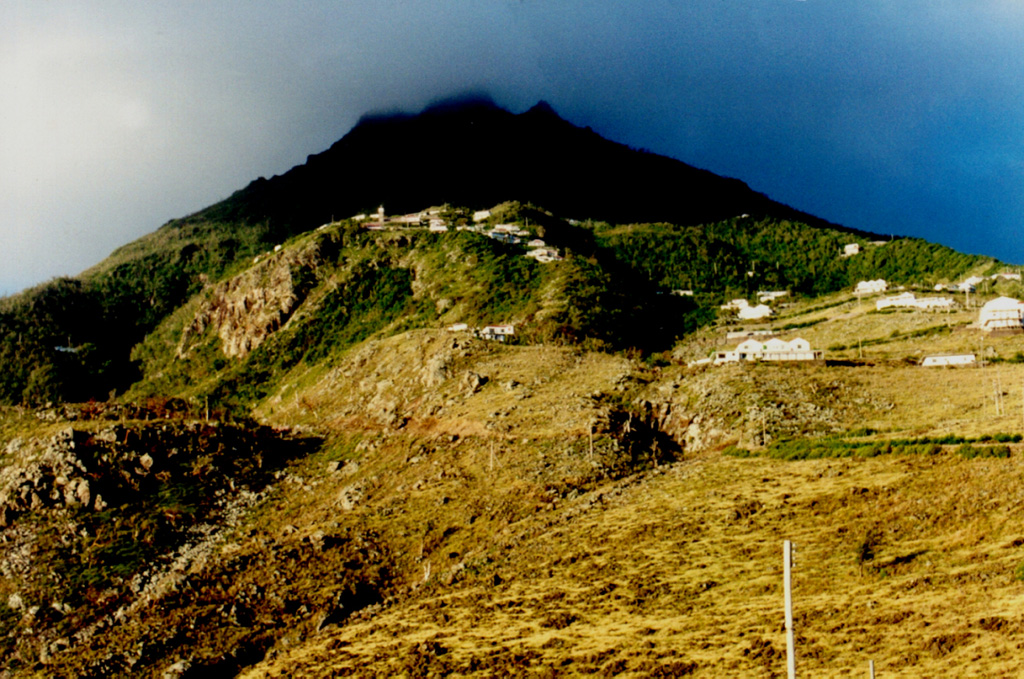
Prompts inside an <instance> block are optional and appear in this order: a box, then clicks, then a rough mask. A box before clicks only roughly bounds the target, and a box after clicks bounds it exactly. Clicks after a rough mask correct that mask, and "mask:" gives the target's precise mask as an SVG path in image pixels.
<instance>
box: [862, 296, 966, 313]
mask: <svg viewBox="0 0 1024 679" xmlns="http://www.w3.org/2000/svg"><path fill="white" fill-rule="evenodd" d="M890 308H896V309H925V310H933V309H952V308H953V300H952V298H950V297H915V296H914V293H912V292H904V293H901V294H899V295H896V296H895V297H883V298H882V299H880V300H877V301H875V309H878V310H879V311H881V310H882V309H890Z"/></svg>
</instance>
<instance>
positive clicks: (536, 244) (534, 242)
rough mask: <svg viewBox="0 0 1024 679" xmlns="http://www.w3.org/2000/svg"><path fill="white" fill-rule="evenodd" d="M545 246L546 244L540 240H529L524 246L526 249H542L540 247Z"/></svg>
mask: <svg viewBox="0 0 1024 679" xmlns="http://www.w3.org/2000/svg"><path fill="white" fill-rule="evenodd" d="M546 245H547V243H545V242H544V241H542V240H541V239H540V238H534V239H533V240H531V241H530V242H529V243H527V244H526V247H528V248H542V247H544V246H546Z"/></svg>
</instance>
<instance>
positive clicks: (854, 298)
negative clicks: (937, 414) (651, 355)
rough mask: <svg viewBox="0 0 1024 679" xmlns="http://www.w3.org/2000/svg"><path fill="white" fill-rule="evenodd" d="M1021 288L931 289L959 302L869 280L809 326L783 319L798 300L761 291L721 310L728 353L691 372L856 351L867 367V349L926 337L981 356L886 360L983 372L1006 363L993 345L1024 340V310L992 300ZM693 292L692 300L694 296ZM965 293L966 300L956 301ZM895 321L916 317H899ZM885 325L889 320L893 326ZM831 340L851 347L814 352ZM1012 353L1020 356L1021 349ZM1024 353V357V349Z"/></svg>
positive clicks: (1004, 277) (796, 318)
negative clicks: (1000, 291)
mask: <svg viewBox="0 0 1024 679" xmlns="http://www.w3.org/2000/svg"><path fill="white" fill-rule="evenodd" d="M858 252H859V249H856V248H850V247H848V248H847V249H846V251H845V252H844V253H842V254H841V256H844V257H851V256H855V255H856V254H858ZM1020 280H1021V274H1020V273H1018V272H1009V271H1003V272H998V273H995V274H991V275H989V276H985V277H982V276H971V277H968V278H966V279H964V280H963V281H960V282H956V283H949V284H938V285H934V286H932V287H931V288H928V290H929V291H931V292H936V293H937V292H945V293H952V295H950V294H946V295H934V294H920V292H921V291H920V290H918V291H916V292H915V291H912V290H907V289H905V288H904V287H903V286H898V287H896V288H892V287H891V286H890V285H889V283H888V282H886V281H885V280H882V279H877V280H865V281H860V282H858V283H857V284H856V285H855V286H854V287H853V289H852V291H850V292H847V293H839V294H837V295H835V296H834V297H836V298H837V299H838V300H840V301H838V302H837V303H833V304H832V307H831V309H830V312H831V313H830V312H823V313H817V314H812V315H811V317H810V318H808V314H807V313H806V312H805V311H801V310H799V309H797V310H794V311H792V312H791V313H789V315H788V316H786V317H784V318H780V313H786V311H785V310H786V309H790V308H791V307H793V304H792V303H791V301H785V302H783V301H784V300H792V297H791V295H790V293H789V291H786V290H761V291H758V292H757V293H756V295H755V297H756V299H757V302H758V304H756V305H755V304H752V303H751V302H750V301H749V300H748V299H746V298H736V299H731V300H729V301H728V302H726V303H725V304H722V305H721V306H720V308H719V314H720V315H719V327H718V339H717V340H716V343H717V344H720V345H724V346H725V347H726V348H723V349H716V350H715V351H714V352H713V353H712V355H711V356H706V357H703V358H696V359H693V360H689V361H688V365H690V366H702V365H715V366H719V365H723V364H729V363H766V364H780V363H791V362H801V363H824V362H825V354H826V351H833V352H835V353H836V354H837V355H838V356H837V359H839V360H848V359H849V358H850V356H849V354H850V352H851V351H852V350H853V349H856V356H855V357H854V358H856V359H863V357H864V353H863V350H864V347H865V346H869V347H874V346H881V345H893V344H895V343H896V342H897V340H900V339H914V340H917V342H918V343H920V342H923V341H924V338H925V337H936V338H937V337H938V336H939V335H945V336H946V337H947V338H948V339H946V340H945V341H944V344H945V345H947V346H943V347H938V346H936V348H941V349H950V348H952V347H953V346H955V347H957V348H961V347H971V348H972V349H973V348H974V347H977V349H976V350H968V351H964V350H959V351H958V350H955V349H953V350H940V351H936V352H935V353H930V352H927V351H926V350H922V349H919V348H918V344H915V345H914V349H915V350H914V352H913V353H912V354H911V355H904V356H893V355H890V354H889V353H886V354H885V356H886V358H887V359H907V360H913V361H914V362H915V363H917V364H918V365H920V366H923V367H942V366H979V365H984V364H985V363H986V362H988V361H991V360H1006V359H1005V358H1003V359H1000V358H999V356H998V354H997V353H996V351H995V348H994V346H993V342H995V341H998V340H997V339H994V338H1000V337H1012V336H1017V335H1024V302H1022V301H1020V300H1018V299H1016V298H1014V297H1009V296H1005V295H997V296H992V292H991V290H992V286H993V285H994V284H995V283H999V282H1019V281H1020ZM983 283H987V284H988V285H987V287H988V288H989V294H988V295H984V296H982V298H981V299H979V292H978V291H979V288H980V287H981V286H982V284H983ZM687 292H689V293H690V294H692V292H691V291H687ZM851 293H852V294H851ZM958 293H959V294H961V295H962V297H960V298H957V297H956V295H957V294H958ZM893 313H896V314H900V313H904V314H905V313H910V314H912V315H911V316H899V315H897V316H892V314H893ZM914 314H917V315H914ZM876 315H877V316H876ZM871 317H875V318H876V321H877V322H873V323H871V322H869V321H868V319H870V318H871ZM881 319H888V323H885V322H882V320H881ZM929 319H930V320H929ZM904 320H906V321H908V322H909V323H910V325H912V326H913V329H909V330H902V329H901V328H900V322H901V321H904ZM737 324H739V325H740V327H739V328H737ZM744 324H753V325H744ZM829 326H831V327H832V328H835V329H834V330H832V331H831V332H829V333H828V334H827V335H826V333H824V332H819V331H818V330H817V329H824V328H826V327H829ZM876 327H877V328H879V329H882V328H884V329H885V330H884V331H885V332H886V333H887V335H882V336H881V337H879V336H877V335H874V334H868V333H869V332H872V331H873V332H878V331H879V330H876V329H875V328H876ZM807 328H816V329H815V330H807ZM858 328H863V329H861V330H858ZM798 329H799V331H800V333H801V334H804V335H807V336H808V337H810V338H811V339H808V338H806V337H803V336H796V335H795V334H794V333H796V332H797V331H798ZM832 336H843V337H844V338H848V339H847V341H846V342H844V343H838V342H837V343H834V344H830V345H828V346H826V347H822V346H813V344H814V339H815V338H816V337H822V338H824V337H832ZM918 338H921V339H918ZM737 342H738V344H736V343H737ZM986 342H987V343H986ZM1013 348H1016V344H1015V345H1014V346H1013ZM1021 348H1022V349H1024V344H1022V345H1021ZM1018 358H1021V359H1024V355H1022V354H1021V353H1020V352H1019V351H1018V352H1017V353H1014V354H1013V355H1012V356H1011V357H1010V360H1018Z"/></svg>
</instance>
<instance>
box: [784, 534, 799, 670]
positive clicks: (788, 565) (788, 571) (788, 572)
mask: <svg viewBox="0 0 1024 679" xmlns="http://www.w3.org/2000/svg"><path fill="white" fill-rule="evenodd" d="M782 563H783V581H784V583H785V587H786V676H787V677H789V679H796V639H795V638H794V636H793V543H792V542H790V541H789V540H786V541H784V542H783V543H782Z"/></svg>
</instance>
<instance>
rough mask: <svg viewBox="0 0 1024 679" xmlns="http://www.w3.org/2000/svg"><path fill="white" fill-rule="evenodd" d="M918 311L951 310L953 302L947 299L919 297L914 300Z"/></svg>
mask: <svg viewBox="0 0 1024 679" xmlns="http://www.w3.org/2000/svg"><path fill="white" fill-rule="evenodd" d="M914 306H915V307H917V308H918V309H951V308H953V300H952V299H950V298H949V297H919V298H917V299H916V300H914Z"/></svg>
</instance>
